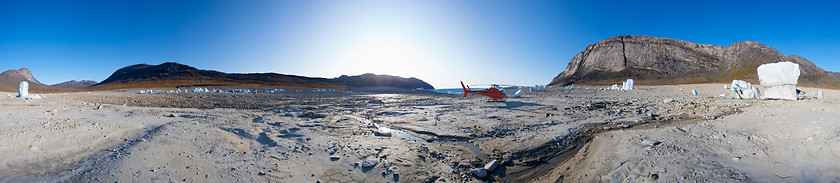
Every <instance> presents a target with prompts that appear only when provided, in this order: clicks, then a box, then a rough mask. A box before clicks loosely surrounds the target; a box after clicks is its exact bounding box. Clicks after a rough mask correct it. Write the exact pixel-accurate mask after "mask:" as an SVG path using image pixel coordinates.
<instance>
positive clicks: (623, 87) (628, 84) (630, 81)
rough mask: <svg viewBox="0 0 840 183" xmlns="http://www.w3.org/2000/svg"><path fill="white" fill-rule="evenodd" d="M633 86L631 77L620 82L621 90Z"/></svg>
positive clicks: (630, 88) (631, 88) (629, 88)
mask: <svg viewBox="0 0 840 183" xmlns="http://www.w3.org/2000/svg"><path fill="white" fill-rule="evenodd" d="M634 88H635V86H634V84H633V79H627V81H625V82H623V83H621V90H633V89H634Z"/></svg>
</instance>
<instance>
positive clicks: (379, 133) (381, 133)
mask: <svg viewBox="0 0 840 183" xmlns="http://www.w3.org/2000/svg"><path fill="white" fill-rule="evenodd" d="M373 135H375V136H380V137H390V136H391V131H384V130H378V131H374V132H373Z"/></svg>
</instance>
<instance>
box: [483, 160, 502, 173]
mask: <svg viewBox="0 0 840 183" xmlns="http://www.w3.org/2000/svg"><path fill="white" fill-rule="evenodd" d="M496 167H499V160H493V161H490V163H487V164H486V165H484V169H486V170H487V172H493V171H494V170H496Z"/></svg>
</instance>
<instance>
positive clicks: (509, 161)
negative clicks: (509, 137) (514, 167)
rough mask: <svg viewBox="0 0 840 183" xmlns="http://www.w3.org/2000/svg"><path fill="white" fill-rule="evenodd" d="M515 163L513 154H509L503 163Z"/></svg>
mask: <svg viewBox="0 0 840 183" xmlns="http://www.w3.org/2000/svg"><path fill="white" fill-rule="evenodd" d="M511 163H513V156H511V155H507V157H505V159H504V160H502V165H510V164H511Z"/></svg>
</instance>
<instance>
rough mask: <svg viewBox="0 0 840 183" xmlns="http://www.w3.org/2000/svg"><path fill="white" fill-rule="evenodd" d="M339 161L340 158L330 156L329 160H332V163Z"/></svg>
mask: <svg viewBox="0 0 840 183" xmlns="http://www.w3.org/2000/svg"><path fill="white" fill-rule="evenodd" d="M339 159H341V156H339V155H332V156H330V160H332V161H337V160H339Z"/></svg>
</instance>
